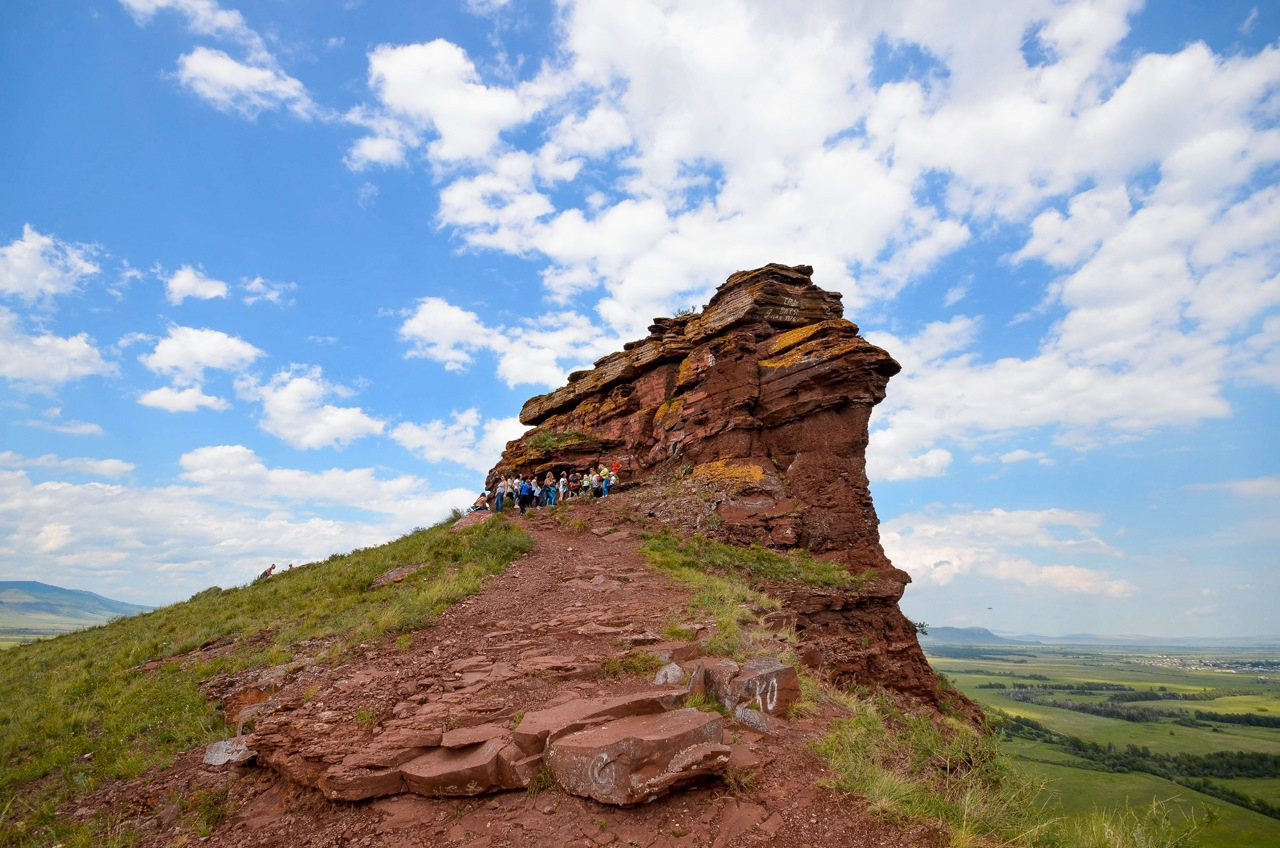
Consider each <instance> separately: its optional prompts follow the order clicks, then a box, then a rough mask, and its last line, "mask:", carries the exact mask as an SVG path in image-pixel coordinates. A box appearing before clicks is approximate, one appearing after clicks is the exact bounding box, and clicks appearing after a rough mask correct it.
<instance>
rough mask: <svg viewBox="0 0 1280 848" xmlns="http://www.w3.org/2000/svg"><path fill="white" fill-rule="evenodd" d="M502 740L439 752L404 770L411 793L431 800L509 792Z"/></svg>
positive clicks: (404, 767) (409, 764) (491, 740)
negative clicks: (499, 791)
mask: <svg viewBox="0 0 1280 848" xmlns="http://www.w3.org/2000/svg"><path fill="white" fill-rule="evenodd" d="M503 744H504V743H503V741H502V740H501V739H490V740H489V741H488V742H485V743H483V744H480V745H476V746H474V747H472V748H436V749H435V750H433V751H428V752H427V753H425V754H423V755H422V756H421V757H418V758H417V759H414V760H410V761H409V762H407V763H405V764H404V765H402V766H400V773H401V774H402V775H404V784H405V786H406V787H407V788H408V790H409V791H410V792H416V793H417V794H419V795H426V796H428V797H439V796H447V797H454V796H465V795H481V794H483V793H485V792H493V791H494V790H497V789H503V788H505V787H504V786H503V783H504V781H503V779H502V765H501V760H500V759H499V757H498V753H499V751H501V750H502V748H503Z"/></svg>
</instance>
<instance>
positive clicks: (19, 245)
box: [0, 224, 101, 304]
mask: <svg viewBox="0 0 1280 848" xmlns="http://www.w3.org/2000/svg"><path fill="white" fill-rule="evenodd" d="M94 253H95V250H94V248H92V247H89V246H87V245H82V244H70V243H68V242H65V241H61V240H60V239H57V238H55V237H54V236H49V235H43V234H41V233H39V232H37V231H36V230H35V228H34V227H32V226H31V225H30V224H25V225H23V227H22V238H20V239H15V240H13V241H11V242H10V243H9V244H7V245H5V246H4V247H0V294H5V295H10V296H13V297H17V298H19V299H21V300H23V301H24V302H26V303H28V304H30V303H34V302H36V301H39V300H43V299H47V298H49V297H52V296H53V295H59V294H68V293H70V292H73V291H75V290H76V289H77V288H78V287H79V286H80V283H81V281H82V280H84V279H85V278H86V277H91V276H93V275H95V274H97V273H98V272H99V271H100V270H101V269H100V268H99V267H98V266H97V265H96V264H95V263H94V262H93V261H92V259H91V258H90V257H92V256H93V254H94Z"/></svg>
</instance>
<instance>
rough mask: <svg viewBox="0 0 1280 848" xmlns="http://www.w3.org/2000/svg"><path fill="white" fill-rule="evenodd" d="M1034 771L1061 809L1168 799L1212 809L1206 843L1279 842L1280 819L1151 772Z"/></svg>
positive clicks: (1241, 846)
mask: <svg viewBox="0 0 1280 848" xmlns="http://www.w3.org/2000/svg"><path fill="white" fill-rule="evenodd" d="M1033 765H1034V769H1035V772H1036V773H1037V775H1039V776H1040V777H1042V778H1044V779H1045V780H1046V781H1047V782H1048V787H1049V789H1050V791H1051V792H1053V793H1054V794H1055V795H1056V797H1057V803H1058V804H1060V805H1061V808H1062V811H1063V813H1064V814H1066V815H1068V816H1071V817H1075V818H1078V817H1082V816H1086V815H1088V814H1089V813H1091V812H1093V811H1094V810H1107V809H1114V808H1115V807H1116V806H1118V805H1125V804H1128V805H1131V806H1134V807H1142V806H1145V805H1148V804H1150V803H1151V802H1152V801H1153V800H1159V801H1164V800H1170V799H1172V800H1173V802H1174V803H1175V805H1176V806H1177V807H1179V808H1181V809H1183V810H1184V811H1190V810H1193V809H1196V808H1198V807H1207V808H1210V809H1213V810H1215V811H1216V812H1217V813H1218V815H1219V819H1218V821H1217V822H1216V823H1214V824H1213V825H1212V826H1210V827H1209V828H1208V829H1207V830H1206V831H1205V832H1204V833H1203V834H1202V835H1201V836H1200V839H1199V844H1200V845H1202V846H1206V848H1261V846H1265V845H1280V821H1276V820H1275V819H1271V818H1267V817H1266V816H1263V815H1259V814H1258V813H1255V812H1251V811H1249V810H1245V809H1242V808H1241V807H1237V806H1235V805H1234V804H1228V803H1226V802H1224V801H1219V800H1217V799H1216V798H1210V797H1208V796H1206V795H1201V794H1200V793H1199V792H1192V791H1190V790H1188V789H1186V788H1184V787H1182V786H1178V785H1177V784H1175V783H1172V782H1170V781H1167V780H1164V779H1163V778H1159V777H1155V776H1154V775H1149V774H1137V773H1130V774H1108V773H1106V772H1096V771H1083V770H1081V769H1075V768H1069V767H1066V766H1059V765H1049V764H1046V763H1035V764H1033Z"/></svg>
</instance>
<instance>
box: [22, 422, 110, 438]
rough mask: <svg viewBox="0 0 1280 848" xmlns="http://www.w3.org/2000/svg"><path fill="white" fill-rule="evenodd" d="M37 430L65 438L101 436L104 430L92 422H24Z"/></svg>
mask: <svg viewBox="0 0 1280 848" xmlns="http://www.w3.org/2000/svg"><path fill="white" fill-rule="evenodd" d="M22 423H23V424H25V425H26V426H28V427H35V428H36V429H37V430H48V431H49V432H50V433H62V434H63V435H64V436H101V435H102V434H103V432H104V431H103V429H102V427H101V426H99V425H97V424H94V423H93V422H92V421H72V420H68V421H41V420H40V419H39V418H31V419H28V420H26V421H23V422H22Z"/></svg>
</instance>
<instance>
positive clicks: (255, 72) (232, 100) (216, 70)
mask: <svg viewBox="0 0 1280 848" xmlns="http://www.w3.org/2000/svg"><path fill="white" fill-rule="evenodd" d="M178 81H179V82H181V83H182V84H183V85H185V86H186V87H187V88H189V89H191V90H192V91H193V92H195V93H196V94H197V95H199V96H200V97H203V98H204V99H205V100H207V101H208V102H209V103H210V104H212V105H213V106H214V108H217V109H220V110H222V111H223V112H236V113H239V114H240V115H242V116H244V117H246V118H253V117H256V116H257V115H258V114H259V113H260V112H264V111H271V110H275V109H280V108H282V107H285V108H288V109H289V111H291V112H293V113H294V114H295V115H298V116H299V117H303V118H306V117H309V116H311V115H312V114H313V113H314V111H315V105H314V104H313V103H312V102H311V98H310V97H309V96H308V95H307V90H306V87H305V86H304V85H303V84H302V83H301V82H299V81H298V80H296V79H294V78H293V77H291V76H289V75H288V74H286V73H284V72H283V71H281V70H280V69H279V68H276V67H270V66H268V67H261V66H256V65H248V64H245V63H244V62H240V61H237V60H236V59H233V58H231V57H230V56H228V55H227V54H226V53H224V52H223V51H221V50H212V49H210V48H208V47H197V48H196V49H195V50H192V51H191V52H190V53H187V54H186V55H183V56H180V57H179V58H178Z"/></svg>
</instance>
